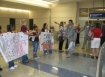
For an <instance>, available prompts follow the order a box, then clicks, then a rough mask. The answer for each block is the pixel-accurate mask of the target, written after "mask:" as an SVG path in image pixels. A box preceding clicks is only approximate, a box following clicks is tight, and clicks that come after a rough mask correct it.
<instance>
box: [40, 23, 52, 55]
mask: <svg viewBox="0 0 105 77" xmlns="http://www.w3.org/2000/svg"><path fill="white" fill-rule="evenodd" d="M41 32H51V31H50V30H49V29H48V25H47V23H44V24H43V28H42V30H41ZM48 51H49V53H50V54H52V49H50V50H48ZM44 54H47V50H44Z"/></svg>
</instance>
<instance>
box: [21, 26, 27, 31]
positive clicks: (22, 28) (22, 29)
mask: <svg viewBox="0 0 105 77" xmlns="http://www.w3.org/2000/svg"><path fill="white" fill-rule="evenodd" d="M21 31H22V32H23V33H25V32H27V31H28V29H27V27H26V26H24V25H22V26H21Z"/></svg>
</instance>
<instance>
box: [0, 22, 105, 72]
mask: <svg viewBox="0 0 105 77" xmlns="http://www.w3.org/2000/svg"><path fill="white" fill-rule="evenodd" d="M54 23H55V24H57V25H59V31H58V39H59V52H64V51H63V43H64V40H66V45H65V49H68V48H69V45H70V43H71V42H73V43H75V46H76V45H77V44H80V33H81V32H82V31H85V32H84V42H83V47H82V49H84V48H85V47H86V44H87V42H88V48H92V56H91V58H94V57H96V58H98V54H99V47H100V45H101V46H102V45H103V43H104V42H105V21H103V22H102V26H100V25H99V23H95V24H94V26H91V24H89V22H88V21H86V22H85V25H84V27H83V28H80V24H77V25H76V26H74V22H73V20H69V22H68V24H66V23H65V22H63V21H61V22H60V23H58V22H54ZM26 25H27V22H26V21H22V26H21V32H23V33H24V34H26V35H29V36H32V37H30V38H29V39H30V40H31V41H32V45H33V58H34V59H38V58H40V57H38V56H37V51H38V46H39V36H40V34H41V32H51V31H50V29H48V24H47V23H44V24H43V28H42V29H41V30H39V29H38V26H37V25H36V24H34V26H33V30H32V31H28V29H27V27H26ZM10 26H11V27H10V30H8V32H12V33H13V32H14V30H15V26H14V25H10ZM1 33H2V31H1V26H0V34H1ZM48 52H49V54H52V49H49V50H44V54H45V55H46V54H48ZM72 52H73V51H70V50H69V49H68V54H67V56H66V57H67V58H69V57H70V56H71V55H72ZM28 62H29V59H28V56H27V54H26V55H24V56H22V63H28ZM8 65H9V68H10V69H15V68H17V67H18V66H17V65H15V64H14V61H10V62H8ZM0 70H2V69H1V68H0Z"/></svg>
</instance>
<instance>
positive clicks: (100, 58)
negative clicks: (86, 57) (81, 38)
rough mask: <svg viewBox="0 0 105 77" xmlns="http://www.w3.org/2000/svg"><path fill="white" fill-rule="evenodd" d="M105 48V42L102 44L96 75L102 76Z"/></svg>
mask: <svg viewBox="0 0 105 77" xmlns="http://www.w3.org/2000/svg"><path fill="white" fill-rule="evenodd" d="M104 48H105V43H104V44H103V45H102V47H101V49H100V53H99V57H98V62H97V70H96V77H102V65H103V51H104Z"/></svg>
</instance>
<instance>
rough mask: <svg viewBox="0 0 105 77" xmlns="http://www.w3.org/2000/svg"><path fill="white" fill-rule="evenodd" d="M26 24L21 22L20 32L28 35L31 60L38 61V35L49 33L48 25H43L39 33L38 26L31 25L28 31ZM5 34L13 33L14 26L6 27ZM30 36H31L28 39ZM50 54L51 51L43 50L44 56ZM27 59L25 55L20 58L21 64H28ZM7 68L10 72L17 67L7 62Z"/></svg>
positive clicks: (11, 62)
mask: <svg viewBox="0 0 105 77" xmlns="http://www.w3.org/2000/svg"><path fill="white" fill-rule="evenodd" d="M26 25H27V22H26V20H23V21H22V26H21V32H23V33H24V34H26V35H29V40H30V41H31V42H32V45H33V59H38V58H39V57H38V56H37V50H38V46H39V35H40V33H41V32H50V30H49V29H48V25H47V23H44V24H43V28H42V30H41V31H40V30H39V29H38V26H37V25H36V24H34V25H33V30H31V31H29V30H28V29H27V27H26ZM7 28H8V29H7V32H11V33H15V26H14V25H12V24H11V25H8V26H7ZM0 34H2V31H1V26H0ZM30 36H32V37H31V38H30ZM48 52H49V54H52V49H49V50H44V54H48ZM28 62H29V59H28V56H27V54H26V55H23V56H22V63H28ZM8 66H9V68H10V69H11V70H13V69H15V68H17V67H18V66H17V65H15V64H14V60H12V61H10V62H8ZM0 69H1V68H0Z"/></svg>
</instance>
